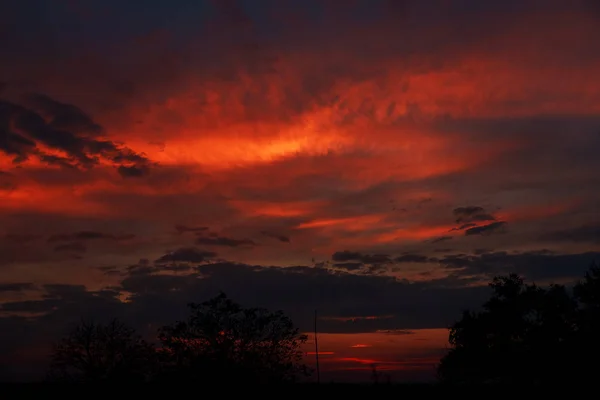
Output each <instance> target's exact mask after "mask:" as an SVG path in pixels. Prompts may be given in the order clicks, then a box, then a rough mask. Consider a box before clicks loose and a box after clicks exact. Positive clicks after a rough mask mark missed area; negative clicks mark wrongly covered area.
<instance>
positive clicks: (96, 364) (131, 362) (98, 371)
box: [48, 319, 155, 383]
mask: <svg viewBox="0 0 600 400" xmlns="http://www.w3.org/2000/svg"><path fill="white" fill-rule="evenodd" d="M154 361H155V350H154V347H153V346H152V345H150V344H149V343H147V342H146V341H144V340H143V339H142V338H141V337H140V336H138V335H136V334H135V331H134V330H133V329H131V328H129V327H127V326H126V325H125V324H123V323H122V322H120V321H118V320H117V319H113V320H112V321H110V322H109V323H108V324H97V323H94V322H85V321H82V322H81V323H79V324H78V325H76V326H75V327H73V329H72V330H71V331H70V332H69V333H68V335H67V336H66V337H65V338H63V339H62V340H61V341H60V342H58V343H57V344H55V346H54V349H53V354H52V364H51V368H50V372H49V376H48V377H49V378H50V379H51V380H57V381H68V382H88V383H89V382H106V381H110V382H115V381H119V382H121V381H127V382H133V381H146V380H147V379H149V378H150V376H151V374H152V372H153V369H154V365H155V362H154Z"/></svg>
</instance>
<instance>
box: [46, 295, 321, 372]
mask: <svg viewBox="0 0 600 400" xmlns="http://www.w3.org/2000/svg"><path fill="white" fill-rule="evenodd" d="M189 309H190V314H189V317H188V318H187V320H185V321H178V322H175V323H173V324H171V325H167V326H164V327H162V328H160V329H159V331H158V343H157V344H153V343H149V342H147V341H145V340H144V339H142V338H141V337H140V336H139V335H138V334H136V332H135V331H134V330H133V329H131V328H129V327H127V326H126V325H125V324H124V323H122V322H121V321H118V320H113V321H111V322H110V323H108V324H96V323H87V322H82V323H80V324H78V325H77V326H75V327H74V328H73V329H72V330H71V331H70V332H69V334H68V335H67V336H66V337H65V338H64V339H62V340H61V341H60V342H58V343H57V344H56V345H55V346H54V349H53V354H52V364H51V367H50V371H49V374H48V378H49V379H50V380H52V381H59V382H77V383H98V382H111V383H112V382H127V383H133V382H169V383H171V382H175V383H177V382H186V381H200V382H205V383H217V382H224V381H227V382H236V383H281V382H293V381H294V380H295V379H297V378H298V377H299V376H301V375H304V374H308V373H309V371H308V369H307V368H306V366H304V365H303V364H302V363H301V361H302V351H301V349H300V346H301V345H302V343H304V342H305V341H306V339H307V337H306V336H305V335H302V334H300V333H299V331H298V329H297V328H295V327H294V325H293V323H292V321H291V320H290V319H289V318H288V317H286V316H285V315H284V314H283V313H281V312H270V311H268V310H265V309H262V308H243V307H241V306H240V305H239V304H236V303H235V302H233V301H232V300H230V299H229V298H227V296H226V295H225V294H220V295H219V296H217V297H215V298H213V299H211V300H208V301H206V302H204V303H201V304H193V303H192V304H190V305H189Z"/></svg>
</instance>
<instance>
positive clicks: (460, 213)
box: [452, 206, 496, 229]
mask: <svg viewBox="0 0 600 400" xmlns="http://www.w3.org/2000/svg"><path fill="white" fill-rule="evenodd" d="M452 213H453V214H454V216H455V217H456V223H457V224H460V223H463V224H465V225H466V224H468V223H472V222H478V221H495V220H496V218H495V217H494V216H493V215H491V214H489V213H487V212H486V211H485V210H484V209H483V207H480V206H466V207H458V208H455V209H454V210H452ZM459 229H460V228H459ZM462 229H464V228H462Z"/></svg>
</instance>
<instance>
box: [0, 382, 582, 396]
mask: <svg viewBox="0 0 600 400" xmlns="http://www.w3.org/2000/svg"><path fill="white" fill-rule="evenodd" d="M569 386H571V385H569ZM578 386H579V385H578ZM579 388H582V386H579ZM558 389H563V387H562V385H560V383H557V384H556V385H552V386H543V387H540V386H535V387H534V386H523V385H520V386H508V385H472V386H451V385H443V384H377V385H374V384H346V383H322V384H313V383H301V384H294V385H272V386H259V385H256V386H252V385H250V386H248V385H236V384H235V382H231V383H229V384H216V385H210V384H206V383H204V382H198V384H195V385H190V384H186V385H166V384H160V385H159V384H145V385H127V384H120V385H85V384H80V385H76V384H53V383H4V384H0V399H23V398H28V396H44V397H45V398H47V397H48V396H53V395H57V396H61V397H62V398H65V397H69V398H70V396H73V397H75V396H77V397H81V396H85V397H87V398H89V397H92V398H104V399H106V400H116V399H119V398H127V397H132V396H134V397H137V396H151V398H161V397H162V398H163V399H164V400H171V399H165V397H167V396H168V397H171V398H173V397H174V396H177V395H179V394H181V395H185V396H186V397H187V396H189V395H190V394H192V395H193V396H194V397H200V398H201V397H204V398H206V397H222V398H225V397H226V398H229V397H233V396H235V397H237V398H238V399H250V398H254V397H255V396H256V395H258V396H265V397H266V396H271V395H273V397H275V396H276V397H277V398H279V399H286V398H305V399H306V396H313V397H314V396H319V397H321V396H325V397H327V396H335V397H334V398H336V399H337V398H341V397H340V396H350V397H351V398H356V397H360V396H366V397H367V398H372V397H371V396H386V400H387V398H389V397H387V396H415V397H412V398H423V397H422V396H426V397H425V398H430V397H429V396H435V395H441V396H446V398H447V396H450V395H459V396H463V397H464V396H465V395H470V394H473V395H475V396H478V397H480V396H486V397H488V398H489V397H492V398H504V399H507V398H508V396H511V397H514V396H515V394H516V395H517V397H519V398H521V397H522V396H527V397H528V396H530V395H533V396H535V397H536V398H539V397H540V396H546V395H551V394H554V395H555V394H556V393H557V392H556V391H557V390H558ZM569 389H570V392H571V393H572V391H573V390H572V389H574V388H573V387H572V386H571V387H570V388H569ZM307 400H311V399H310V397H309V398H308V399H307Z"/></svg>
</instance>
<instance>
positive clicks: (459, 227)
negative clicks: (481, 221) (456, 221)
mask: <svg viewBox="0 0 600 400" xmlns="http://www.w3.org/2000/svg"><path fill="white" fill-rule="evenodd" d="M473 226H477V224H474V223H472V222H469V223H468V224H462V225H461V226H458V227H455V228H452V229H450V232H453V231H462V230H465V229H467V228H471V227H473Z"/></svg>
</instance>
